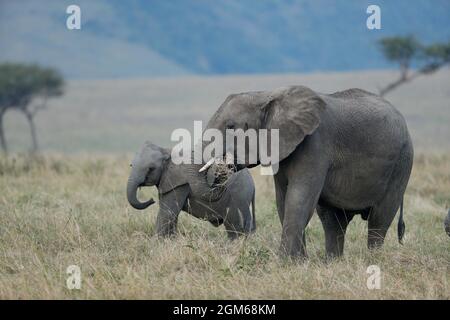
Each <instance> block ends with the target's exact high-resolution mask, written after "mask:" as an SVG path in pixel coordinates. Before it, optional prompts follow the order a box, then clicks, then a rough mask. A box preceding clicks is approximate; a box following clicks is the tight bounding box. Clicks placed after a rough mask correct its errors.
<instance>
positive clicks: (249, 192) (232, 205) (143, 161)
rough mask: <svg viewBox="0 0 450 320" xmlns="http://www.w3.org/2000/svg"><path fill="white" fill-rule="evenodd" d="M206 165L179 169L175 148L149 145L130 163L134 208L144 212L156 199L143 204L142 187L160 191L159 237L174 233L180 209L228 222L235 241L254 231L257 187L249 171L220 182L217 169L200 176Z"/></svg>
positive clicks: (216, 222)
mask: <svg viewBox="0 0 450 320" xmlns="http://www.w3.org/2000/svg"><path fill="white" fill-rule="evenodd" d="M202 166H203V165H202V164H198V165H197V164H179V165H176V164H174V163H173V162H172V161H171V158H170V150H168V149H164V148H161V147H159V146H157V145H155V144H153V143H151V142H146V143H145V144H144V146H143V147H142V148H141V150H140V151H139V152H138V153H137V154H136V156H135V158H134V160H133V162H132V164H131V167H132V169H131V173H130V177H129V179H128V186H127V197H128V202H129V203H130V205H131V206H133V207H134V208H135V209H139V210H142V209H145V208H147V207H148V206H150V205H151V204H153V203H154V200H153V199H150V200H148V201H146V202H140V201H139V200H138V199H137V195H136V192H137V189H138V188H139V187H143V186H156V187H157V188H158V195H159V205H160V208H159V212H158V217H157V219H156V229H157V232H158V234H159V235H170V234H173V233H174V232H175V230H176V225H177V220H178V214H179V213H180V211H181V210H183V211H185V212H187V213H189V214H191V215H193V216H195V217H197V218H199V219H203V220H207V221H209V222H210V223H212V224H213V225H214V226H216V227H218V226H220V225H221V224H224V225H225V229H226V230H227V234H228V237H229V238H230V239H234V238H236V237H237V236H238V235H240V234H249V233H251V232H253V231H254V230H255V228H256V224H255V186H254V183H253V179H252V177H251V175H250V173H249V171H248V170H246V169H245V170H241V171H239V172H237V173H233V174H232V175H231V176H230V177H229V178H228V179H227V180H226V182H224V183H217V182H218V181H217V179H216V177H215V175H214V170H215V169H214V168H211V169H210V170H208V171H205V172H199V169H200V168H201V167H202ZM216 169H217V168H216ZM250 205H251V210H250Z"/></svg>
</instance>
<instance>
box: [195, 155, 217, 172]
mask: <svg viewBox="0 0 450 320" xmlns="http://www.w3.org/2000/svg"><path fill="white" fill-rule="evenodd" d="M215 160H216V159H214V158H212V159H210V160H209V161H208V162H207V163H206V164H205V165H204V166H203V167H201V168H200V170H198V172H203V171H205V170H207V169H208V168H209V167H211V166H212V165H213V163H214V161H215Z"/></svg>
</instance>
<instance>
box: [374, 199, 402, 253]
mask: <svg viewBox="0 0 450 320" xmlns="http://www.w3.org/2000/svg"><path fill="white" fill-rule="evenodd" d="M400 202H401V199H398V200H395V199H392V198H391V197H387V198H386V199H384V200H383V201H382V202H381V203H380V204H378V205H377V206H375V207H373V208H372V210H371V212H370V214H369V218H368V224H369V225H368V229H369V230H368V236H367V247H368V248H369V249H377V248H380V247H381V246H382V245H383V243H384V238H385V237H386V233H387V231H388V229H389V226H390V225H391V223H392V220H394V217H395V214H396V213H397V210H398V208H399V207H400Z"/></svg>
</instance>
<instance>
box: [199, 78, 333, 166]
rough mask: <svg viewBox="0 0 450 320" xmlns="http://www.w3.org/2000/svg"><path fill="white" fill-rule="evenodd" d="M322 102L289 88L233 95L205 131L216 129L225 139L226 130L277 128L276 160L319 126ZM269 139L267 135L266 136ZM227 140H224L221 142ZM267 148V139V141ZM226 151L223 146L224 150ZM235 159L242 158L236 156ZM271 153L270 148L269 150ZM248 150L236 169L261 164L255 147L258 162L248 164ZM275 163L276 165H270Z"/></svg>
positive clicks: (305, 90)
mask: <svg viewBox="0 0 450 320" xmlns="http://www.w3.org/2000/svg"><path fill="white" fill-rule="evenodd" d="M324 108H325V102H324V101H323V100H322V99H321V98H320V97H319V95H318V94H316V93H315V92H314V91H312V90H310V89H308V88H306V87H302V86H292V87H284V88H279V89H276V90H274V91H259V92H247V93H240V94H232V95H230V96H228V97H227V99H226V100H225V102H223V104H222V105H221V106H220V108H219V109H218V110H217V112H216V113H215V114H214V115H213V116H212V118H211V120H210V121H209V123H208V126H207V128H208V129H209V128H214V129H219V130H220V131H221V132H222V134H223V137H226V130H227V129H235V130H236V129H242V130H244V131H246V130H247V129H255V130H256V131H258V130H260V129H267V130H268V131H269V132H270V130H272V129H279V150H278V151H279V153H278V154H279V161H282V160H283V159H285V158H286V157H288V156H289V154H291V153H292V152H293V151H294V150H295V149H296V148H297V146H298V145H299V144H300V143H301V142H302V141H303V139H304V138H305V137H306V136H307V135H310V134H312V133H313V132H314V131H315V130H316V129H317V128H318V126H319V123H320V118H321V113H322V111H323V110H324ZM268 138H269V139H270V134H268ZM224 140H226V139H224ZM267 144H268V145H269V146H266V147H267V148H269V147H270V140H269V141H268V142H267ZM224 150H226V147H224ZM234 150H235V155H234V158H235V159H237V158H240V159H244V155H237V154H236V150H237V148H236V147H235V148H234ZM269 150H270V149H269ZM248 152H249V151H248V148H246V151H245V153H246V154H245V164H244V165H242V166H238V169H241V168H242V167H252V166H255V165H258V164H260V152H259V148H258V155H257V163H256V164H251V163H248V159H249V154H248ZM272 164H276V162H274V163H272Z"/></svg>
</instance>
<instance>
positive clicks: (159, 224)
mask: <svg viewBox="0 0 450 320" xmlns="http://www.w3.org/2000/svg"><path fill="white" fill-rule="evenodd" d="M189 191H190V189H189V186H188V185H183V186H180V187H178V188H175V189H174V190H172V191H170V192H168V193H166V194H163V195H161V196H160V199H159V200H160V202H159V212H158V217H157V218H156V232H157V233H158V235H160V236H170V235H172V234H174V233H175V232H176V230H177V222H178V215H179V213H180V211H181V209H182V208H183V206H184V204H185V203H186V200H187V197H188V195H189Z"/></svg>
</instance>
